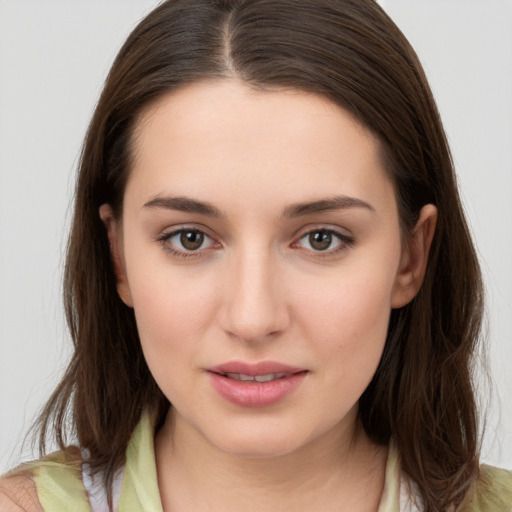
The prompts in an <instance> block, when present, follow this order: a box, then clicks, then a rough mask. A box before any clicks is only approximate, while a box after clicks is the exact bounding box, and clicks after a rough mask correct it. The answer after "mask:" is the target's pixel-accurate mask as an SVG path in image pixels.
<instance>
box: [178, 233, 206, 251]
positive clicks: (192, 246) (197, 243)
mask: <svg viewBox="0 0 512 512" xmlns="http://www.w3.org/2000/svg"><path fill="white" fill-rule="evenodd" d="M203 241H204V235H203V234H202V233H199V232H198V231H184V232H183V233H181V236H180V242H181V244H182V245H183V247H185V249H187V250H189V251H195V250H196V249H199V247H201V245H203Z"/></svg>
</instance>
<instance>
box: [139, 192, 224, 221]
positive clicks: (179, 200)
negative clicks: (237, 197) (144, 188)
mask: <svg viewBox="0 0 512 512" xmlns="http://www.w3.org/2000/svg"><path fill="white" fill-rule="evenodd" d="M143 208H165V209H167V210H178V211H181V212H188V213H198V214H200V215H206V216H208V217H215V218H221V217H225V215H224V214H223V213H222V212H221V211H220V210H219V209H218V208H216V207H215V206H213V205H212V204H210V203H206V202H203V201H197V200H195V199H191V198H189V197H155V198H154V199H152V200H151V201H148V202H147V203H145V204H144V206H143Z"/></svg>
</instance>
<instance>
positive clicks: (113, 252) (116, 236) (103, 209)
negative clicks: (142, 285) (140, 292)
mask: <svg viewBox="0 0 512 512" xmlns="http://www.w3.org/2000/svg"><path fill="white" fill-rule="evenodd" d="M99 214H100V218H101V220H102V221H103V224H104V225H105V229H106V230H107V236H108V242H109V245H110V257H111V258H112V265H113V267H114V272H115V275H116V282H117V293H118V294H119V297H120V298H121V300H122V301H123V302H124V303H125V304H126V305H127V306H129V307H133V301H132V296H131V293H130V288H129V286H128V279H127V276H126V267H125V264H124V260H123V256H122V248H121V232H120V226H119V223H118V221H116V219H115V218H114V214H113V212H112V207H111V206H110V205H109V204H107V203H105V204H102V205H101V206H100V209H99Z"/></svg>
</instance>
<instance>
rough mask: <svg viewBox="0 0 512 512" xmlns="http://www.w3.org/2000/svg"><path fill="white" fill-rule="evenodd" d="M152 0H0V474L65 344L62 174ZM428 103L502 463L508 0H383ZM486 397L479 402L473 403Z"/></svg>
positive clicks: (507, 418)
mask: <svg viewBox="0 0 512 512" xmlns="http://www.w3.org/2000/svg"><path fill="white" fill-rule="evenodd" d="M157 3H158V2H157V1H156V0H87V1H85V0H0V473H1V472H2V471H4V470H5V469H7V468H8V467H9V466H10V465H12V464H15V463H16V462H17V461H18V460H19V458H20V457H27V456H30V451H29V450H28V448H29V446H28V447H27V450H25V452H24V453H23V454H22V453H21V452H20V449H21V441H22V440H23V437H24V434H25V433H26V431H27V428H28V426H29V425H30V423H31V421H32V419H33V418H34V415H35V413H36V411H37V410H38V409H39V408H40V407H41V405H42V404H43V402H44V400H45V399H46V398H47V396H48V395H49V393H50V392H51V390H52V389H53V387H54V386H55V384H56V382H57V381H58V379H59V376H60V375H61V372H62V370H63V368H64V366H65V362H66V360H67V357H68V355H69V344H68V340H67V335H66V331H65V328H64V322H63V314H62V305H61V300H60V280H61V266H62V257H63V256H62V254H63V248H64V246H65V237H66V231H67V226H68V223H69V217H70V214H69V207H70V198H71V191H72V188H73V173H74V169H75V166H76V162H77V157H78V153H79V149H80V145H81V142H82V138H83V135H84V133H85V129H86V126H87V123H88V120H89V118H90V116H91V113H92V109H93V107H94V104H95V102H96V100H97V97H98V94H99V91H100V87H101V84H102V82H103V80H104V78H105V75H106V73H107V70H108V68H109V65H110V63H111V62H112V60H113V58H114V56H115V53H116V51H117V50H118V49H119V47H120V45H121V44H122V42H123V41H124V39H125V37H126V36H127V35H128V33H129V31H130V30H131V29H132V28H133V27H134V26H135V24H136V23H137V21H138V20H139V19H140V18H141V17H142V16H143V15H144V14H145V13H146V12H148V11H149V10H150V9H151V7H153V6H154V5H156V4H157ZM381 3H382V4H383V6H384V7H385V8H386V10H387V11H388V12H389V14H390V15H391V17H392V18H393V19H394V20H395V21H396V22H397V24H398V25H399V26H400V27H401V28H402V30H403V31H404V32H405V34H406V36H407V37H408V38H409V39H410V40H411V42H412V43H413V45H414V46H415V48H416V50H417V51H418V53H419V56H420V58H421V59H422V61H423V64H424V66H425V68H426V71H427V74H428V76H429V78H430V81H431V85H432V87H433V90H434V93H435V95H436V98H437V100H438V104H439V108H440V110H441V114H442V116H443V119H444V121H445V126H446V129H447V132H448V136H449V139H450V142H451V145H452V150H453V154H454V158H455V162H456V166H457V169H458V172H459V176H460V186H461V189H462V194H463V199H464V203H465V207H466V210H467V213H468V216H469V219H470V223H471V226H472V230H473V233H474V237H475V241H476V244H477V246H478V250H479V254H480V256H481V261H482V265H483V269H484V273H485V279H486V285H487V290H488V306H487V308H488V332H489V336H488V337H489V345H490V348H491V359H490V366H491V371H492V375H493V378H494V380H495V388H494V390H493V401H492V408H491V411H490V414H489V418H488V422H487V435H486V440H485V443H484V447H483V456H484V460H486V461H488V462H491V463H494V464H499V465H502V466H505V467H508V468H512V399H511V396H512V377H511V373H512V372H511V371H510V367H511V363H512V343H511V332H512V266H511V262H512V201H511V199H512V2H511V1H510V0H382V1H381ZM484 401H485V400H484Z"/></svg>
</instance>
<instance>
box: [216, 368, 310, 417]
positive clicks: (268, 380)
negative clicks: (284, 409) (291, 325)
mask: <svg viewBox="0 0 512 512" xmlns="http://www.w3.org/2000/svg"><path fill="white" fill-rule="evenodd" d="M207 372H208V374H209V375H210V380H211V382H212V385H213V387H214V389H215V390H216V391H217V392H218V393H219V394H220V396H221V397H223V398H224V399H226V400H228V401H229V402H231V403H233V404H235V405H237V406H241V407H265V406H269V405H273V404H275V403H277V402H280V401H282V400H284V399H285V398H286V397H287V396H288V395H290V394H292V393H293V392H294V391H295V390H296V389H297V388H298V387H299V386H300V384H301V383H302V382H303V381H304V378H305V377H306V375H307V373H308V370H305V369H303V368H296V367H292V366H288V365H284V364H281V363H277V362H262V363H257V364H248V363H243V362H230V363H225V364H223V365H220V366H216V367H213V368H209V369H208V370H207Z"/></svg>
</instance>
